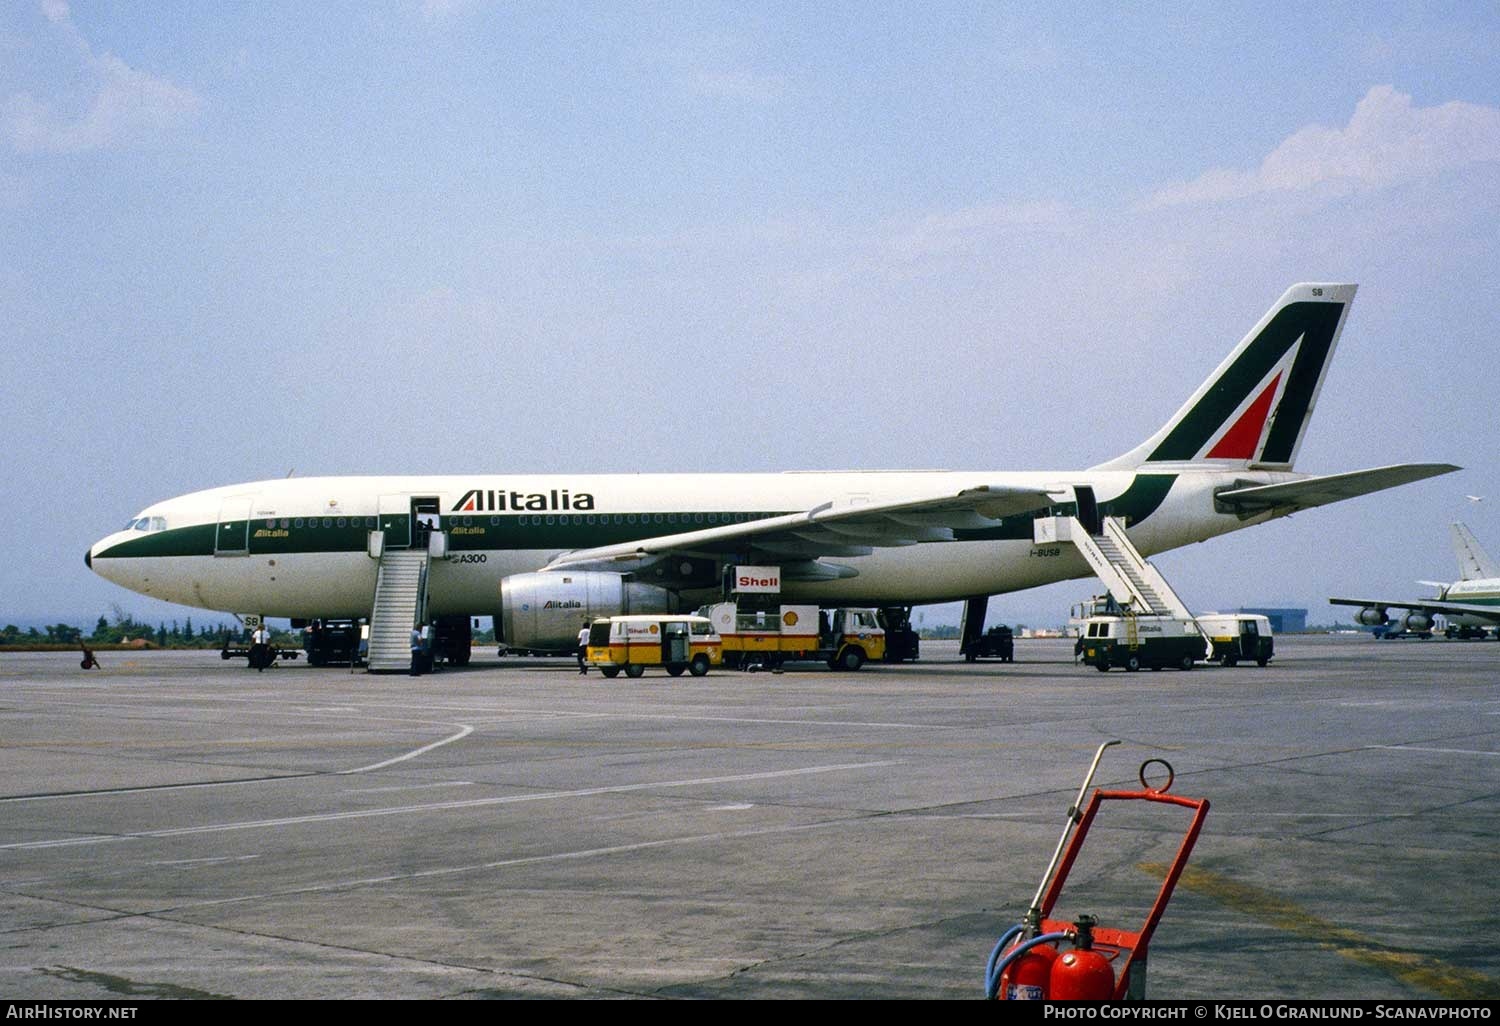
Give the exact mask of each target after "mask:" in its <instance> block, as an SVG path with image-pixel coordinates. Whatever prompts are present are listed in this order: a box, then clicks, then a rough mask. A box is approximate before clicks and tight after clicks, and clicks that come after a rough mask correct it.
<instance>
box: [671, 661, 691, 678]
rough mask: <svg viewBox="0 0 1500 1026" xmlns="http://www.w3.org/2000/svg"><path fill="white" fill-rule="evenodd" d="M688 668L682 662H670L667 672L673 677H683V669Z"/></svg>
mask: <svg viewBox="0 0 1500 1026" xmlns="http://www.w3.org/2000/svg"><path fill="white" fill-rule="evenodd" d="M686 669H687V667H686V666H685V665H683V664H682V663H668V664H667V673H668V674H670V675H671V676H673V677H681V676H682V671H683V670H686Z"/></svg>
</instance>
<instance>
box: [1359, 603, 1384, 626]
mask: <svg viewBox="0 0 1500 1026" xmlns="http://www.w3.org/2000/svg"><path fill="white" fill-rule="evenodd" d="M1389 621H1390V617H1388V616H1386V615H1385V610H1384V609H1377V608H1376V607H1375V606H1366V607H1365V608H1364V609H1361V610H1360V611H1359V612H1357V613H1355V614H1354V622H1355V623H1362V624H1364V625H1365V626H1367V627H1379V626H1380V625H1381V624H1383V623H1388V622H1389Z"/></svg>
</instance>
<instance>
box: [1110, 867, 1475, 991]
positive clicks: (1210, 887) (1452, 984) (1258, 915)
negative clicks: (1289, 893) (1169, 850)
mask: <svg viewBox="0 0 1500 1026" xmlns="http://www.w3.org/2000/svg"><path fill="white" fill-rule="evenodd" d="M1137 868H1139V869H1142V870H1144V871H1145V872H1147V873H1150V874H1151V875H1152V876H1155V877H1157V878H1164V877H1165V876H1166V875H1167V867H1166V866H1164V865H1162V864H1160V863H1156V862H1146V863H1141V864H1140V865H1139V866H1138V867H1137ZM1179 883H1180V884H1181V886H1183V887H1186V888H1187V889H1188V890H1191V891H1196V892H1198V893H1199V894H1203V895H1206V896H1207V897H1210V898H1213V899H1214V900H1215V901H1217V902H1219V903H1220V904H1221V905H1226V906H1228V907H1229V908H1231V909H1233V910H1234V911H1236V912H1242V913H1244V914H1245V915H1247V916H1250V917H1251V918H1252V919H1258V920H1260V921H1261V922H1263V923H1266V924H1268V925H1270V926H1274V927H1276V928H1277V929H1280V930H1285V931H1286V932H1287V933H1291V934H1295V935H1296V936H1298V937H1302V938H1304V939H1306V940H1310V941H1314V942H1315V943H1317V944H1318V945H1319V946H1321V947H1324V948H1327V949H1328V950H1330V951H1333V952H1335V953H1337V954H1339V955H1342V956H1343V957H1345V958H1347V959H1349V960H1350V961H1353V962H1358V963H1360V964H1361V965H1367V966H1371V967H1372V968H1375V969H1380V970H1382V971H1383V972H1386V973H1389V974H1390V975H1391V976H1394V977H1395V978H1396V979H1398V980H1400V981H1401V982H1402V983H1405V984H1407V985H1408V986H1412V987H1421V988H1423V989H1425V990H1430V991H1432V992H1433V993H1435V994H1438V995H1439V996H1441V997H1445V998H1451V999H1454V1000H1467V1001H1474V1000H1482V999H1486V998H1489V999H1494V998H1500V982H1496V981H1495V980H1493V979H1491V978H1490V977H1488V976H1486V975H1484V974H1483V973H1478V972H1475V971H1474V970H1472V969H1465V968H1463V967H1462V966H1456V965H1449V964H1448V963H1446V962H1442V961H1440V960H1438V959H1435V958H1429V957H1427V956H1426V955H1418V954H1415V953H1413V952H1410V951H1396V950H1392V949H1390V948H1382V947H1376V946H1374V945H1372V944H1371V943H1370V938H1369V937H1368V936H1366V935H1365V934H1362V933H1359V932H1357V931H1355V930H1350V929H1348V928H1346V927H1342V926H1337V925H1335V924H1334V923H1330V922H1329V921H1327V920H1326V919H1319V918H1318V917H1317V916H1314V915H1312V914H1310V913H1309V912H1307V911H1306V910H1305V909H1303V908H1302V907H1301V906H1299V905H1297V904H1295V903H1293V902H1290V901H1287V900H1286V899H1285V898H1281V897H1278V896H1276V895H1275V894H1272V893H1271V892H1270V891H1263V890H1261V889H1259V888H1257V887H1251V886H1250V885H1248V884H1243V883H1239V882H1238V881H1236V880H1231V879H1230V878H1229V877H1227V876H1221V875H1219V874H1218V873H1212V872H1209V871H1208V870H1204V869H1194V868H1193V867H1192V866H1189V867H1187V869H1185V870H1183V873H1182V877H1181V879H1180V881H1179Z"/></svg>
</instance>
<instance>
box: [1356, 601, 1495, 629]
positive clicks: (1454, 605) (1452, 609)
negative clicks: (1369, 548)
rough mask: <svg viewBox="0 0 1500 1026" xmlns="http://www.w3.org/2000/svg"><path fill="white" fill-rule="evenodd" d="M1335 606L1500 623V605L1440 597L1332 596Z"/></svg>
mask: <svg viewBox="0 0 1500 1026" xmlns="http://www.w3.org/2000/svg"><path fill="white" fill-rule="evenodd" d="M1328 601H1329V603H1330V604H1332V605H1335V606H1365V607H1368V608H1372V609H1386V608H1388V607H1393V608H1396V609H1416V610H1420V611H1421V612H1424V613H1443V614H1444V615H1447V616H1478V617H1483V618H1484V619H1487V620H1494V621H1495V622H1496V623H1500V606H1476V605H1470V604H1469V603H1466V602H1444V601H1442V600H1440V599H1402V600H1401V601H1399V602H1392V601H1389V600H1386V599H1347V598H1331V599H1329V600H1328Z"/></svg>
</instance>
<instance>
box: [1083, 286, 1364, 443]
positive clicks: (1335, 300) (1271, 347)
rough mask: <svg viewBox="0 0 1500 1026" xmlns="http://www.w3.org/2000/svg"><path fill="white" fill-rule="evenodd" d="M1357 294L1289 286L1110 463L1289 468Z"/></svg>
mask: <svg viewBox="0 0 1500 1026" xmlns="http://www.w3.org/2000/svg"><path fill="white" fill-rule="evenodd" d="M1353 298H1354V289H1353V286H1345V285H1334V286H1321V285H1305V286H1296V287H1294V288H1293V289H1291V290H1289V291H1288V293H1287V294H1286V295H1285V296H1283V297H1282V301H1281V303H1280V304H1278V305H1277V306H1276V307H1275V308H1273V309H1272V310H1271V312H1270V313H1268V314H1267V315H1266V316H1265V317H1264V318H1263V319H1262V321H1261V323H1260V324H1258V325H1256V327H1255V328H1254V329H1252V330H1251V332H1250V334H1249V335H1248V336H1246V338H1245V339H1244V340H1243V341H1242V342H1241V343H1240V344H1239V346H1237V347H1236V348H1235V350H1234V352H1232V353H1230V354H1229V356H1228V358H1226V359H1225V361H1224V362H1223V363H1222V364H1220V366H1219V369H1218V370H1217V371H1216V372H1215V373H1214V374H1213V376H1212V377H1210V378H1209V380H1208V381H1206V382H1204V383H1203V385H1202V387H1200V388H1199V389H1198V391H1197V392H1196V393H1195V394H1194V395H1193V397H1192V398H1191V399H1189V400H1188V401H1187V403H1186V404H1185V405H1184V406H1183V407H1182V409H1180V410H1178V412H1177V415H1176V416H1175V417H1173V418H1172V420H1171V421H1169V422H1168V423H1167V425H1166V426H1165V427H1163V428H1162V429H1161V430H1160V431H1159V432H1157V433H1156V435H1154V436H1153V437H1152V438H1151V439H1150V440H1149V441H1147V442H1146V443H1145V444H1144V445H1142V446H1140V447H1138V448H1137V449H1136V450H1134V451H1132V452H1131V453H1128V454H1126V455H1125V456H1123V457H1120V458H1119V459H1118V460H1114V461H1111V463H1110V464H1106V466H1110V465H1114V466H1132V467H1142V466H1146V465H1149V464H1152V463H1193V462H1200V461H1204V460H1222V461H1225V462H1233V463H1240V464H1243V465H1245V466H1246V467H1261V468H1269V469H1282V468H1285V469H1290V468H1291V466H1292V463H1293V461H1294V460H1295V459H1296V455H1297V450H1298V449H1299V448H1300V447H1301V444H1302V435H1303V432H1304V430H1305V429H1306V427H1307V422H1308V419H1309V417H1310V415H1311V413H1312V408H1313V403H1314V401H1315V400H1316V398H1317V394H1318V390H1319V389H1320V388H1321V387H1322V384H1323V376H1324V373H1325V372H1326V371H1327V368H1328V363H1329V360H1330V359H1331V358H1332V356H1333V348H1334V345H1335V344H1336V343H1337V341H1338V336H1339V328H1340V327H1341V326H1342V324H1343V319H1344V315H1345V313H1346V312H1347V311H1348V308H1349V301H1350V300H1351V299H1353Z"/></svg>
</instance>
